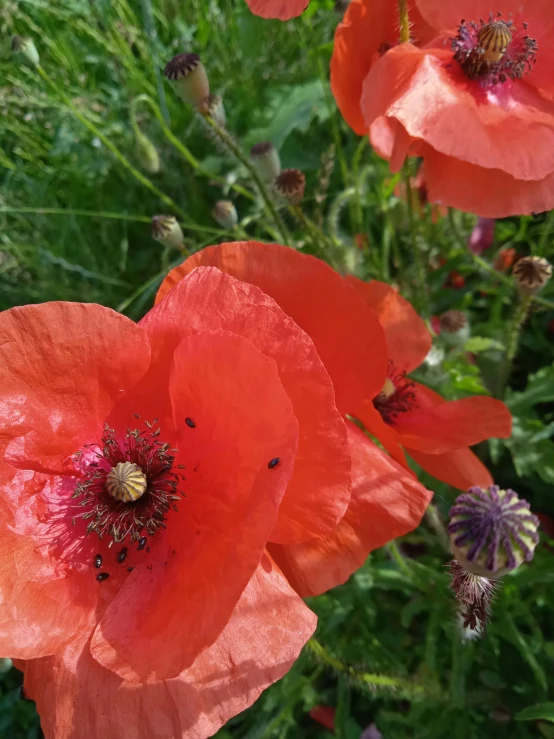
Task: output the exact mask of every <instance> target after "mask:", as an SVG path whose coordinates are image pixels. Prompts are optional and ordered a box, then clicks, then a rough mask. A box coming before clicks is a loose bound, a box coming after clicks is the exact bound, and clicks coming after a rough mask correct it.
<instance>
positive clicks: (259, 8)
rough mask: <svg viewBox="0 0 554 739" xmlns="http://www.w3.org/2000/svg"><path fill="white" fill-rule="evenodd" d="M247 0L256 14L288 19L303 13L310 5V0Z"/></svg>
mask: <svg viewBox="0 0 554 739" xmlns="http://www.w3.org/2000/svg"><path fill="white" fill-rule="evenodd" d="M246 2H247V3H248V7H249V8H250V10H251V11H252V12H253V13H254V15H259V16H261V17H262V18H279V20H282V21H288V20H290V19H291V18H296V16H297V15H302V13H303V12H304V11H305V10H306V8H307V7H308V3H309V0H246Z"/></svg>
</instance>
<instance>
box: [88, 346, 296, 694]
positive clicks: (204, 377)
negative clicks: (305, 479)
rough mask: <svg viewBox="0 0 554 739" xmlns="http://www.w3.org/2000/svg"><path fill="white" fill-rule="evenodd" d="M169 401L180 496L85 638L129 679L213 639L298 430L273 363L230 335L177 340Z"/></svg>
mask: <svg viewBox="0 0 554 739" xmlns="http://www.w3.org/2000/svg"><path fill="white" fill-rule="evenodd" d="M222 368H224V371H222ZM170 396H171V399H172V403H173V412H174V417H175V424H176V427H177V428H179V421H180V430H181V435H180V438H178V439H177V444H178V447H179V449H180V450H182V453H181V455H180V458H181V459H182V460H183V461H184V460H188V461H187V463H186V467H187V470H186V472H185V474H186V480H185V482H184V483H183V491H184V492H185V493H186V498H185V500H183V501H182V502H181V503H180V505H179V511H178V512H177V513H176V514H175V515H173V514H170V516H168V521H167V531H166V532H165V534H164V536H163V538H162V539H161V541H157V540H156V538H153V539H151V544H150V546H151V547H152V551H151V556H150V557H148V556H146V558H145V560H144V562H145V563H144V565H139V566H138V567H135V569H134V571H133V572H132V573H131V575H130V576H129V577H128V578H127V579H126V581H125V583H124V584H123V586H122V588H121V590H120V591H119V593H118V594H117V596H116V598H115V599H114V600H113V601H112V602H111V603H110V605H109V606H108V608H107V610H106V612H105V613H104V615H103V617H102V619H101V620H100V623H99V625H98V626H97V628H96V631H95V634H94V637H93V639H92V645H91V650H92V653H93V655H94V657H95V659H96V660H97V661H98V662H100V663H101V664H103V665H104V666H105V667H108V668H109V669H111V670H112V671H113V672H116V673H117V674H118V675H120V676H121V677H123V678H124V679H127V680H141V681H144V680H146V679H147V678H148V677H156V678H158V679H164V678H169V677H174V676H175V675H178V674H179V673H180V672H182V670H183V669H185V668H187V667H189V666H190V665H191V664H192V663H193V662H194V660H195V659H196V657H197V656H198V654H200V652H201V651H202V650H203V649H205V648H206V647H207V646H209V645H210V644H212V643H213V642H214V641H215V639H216V638H217V636H218V634H219V633H220V632H221V630H222V629H223V628H224V626H225V624H226V622H227V621H228V619H229V615H230V613H231V611H232V610H233V608H234V606H235V605H236V603H237V601H238V599H239V597H240V594H241V592H242V591H243V590H244V588H245V587H246V584H247V583H248V581H249V579H250V577H251V576H252V573H253V572H254V571H255V569H256V567H257V565H258V563H259V561H260V558H261V556H262V552H263V550H264V547H265V544H266V542H267V540H268V538H269V536H270V534H271V531H272V529H273V527H274V526H275V521H276V519H277V512H278V507H279V504H280V502H281V499H282V496H283V493H284V491H285V489H286V485H287V482H288V480H289V478H290V476H291V474H292V470H293V467H294V461H295V454H296V447H297V430H298V427H297V423H296V419H295V417H294V413H293V408H292V403H291V402H290V400H289V398H288V397H287V395H286V393H285V391H284V389H283V386H282V384H281V382H280V379H279V374H278V371H277V366H276V363H275V362H274V360H273V359H271V358H270V357H267V356H265V355H264V354H262V353H261V352H259V351H258V350H257V349H255V348H254V347H253V346H252V344H250V342H248V341H247V340H246V339H244V338H242V337H240V336H237V335H234V334H231V333H230V332H226V331H213V332H212V331H200V332H198V333H196V334H194V335H191V336H189V337H187V338H185V339H183V340H182V341H181V343H180V344H179V346H178V348H177V350H176V352H175V355H174V359H173V370H172V373H171V376H170ZM189 414H190V416H192V418H193V419H194V422H195V424H196V427H195V428H194V429H191V428H190V427H189V426H187V425H186V424H185V422H184V419H185V417H187V416H189ZM181 419H182V420H181ZM273 458H279V460H280V461H279V464H278V465H277V466H275V467H274V468H270V467H269V464H268V463H269V462H270V460H272V459H273ZM156 547H157V549H156ZM168 633H169V634H171V638H170V639H168V638H167V635H168Z"/></svg>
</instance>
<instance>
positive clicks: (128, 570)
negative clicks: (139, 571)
mask: <svg viewBox="0 0 554 739" xmlns="http://www.w3.org/2000/svg"><path fill="white" fill-rule="evenodd" d="M134 569H135V568H134V567H127V572H132V571H133V570H134Z"/></svg>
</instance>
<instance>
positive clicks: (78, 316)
mask: <svg viewBox="0 0 554 739" xmlns="http://www.w3.org/2000/svg"><path fill="white" fill-rule="evenodd" d="M149 359H150V349H149V345H148V338H147V337H146V335H145V333H144V331H143V330H142V329H141V328H140V327H139V326H137V325H136V324H135V323H133V322H132V321H130V320H129V319H128V318H125V316H122V315H119V314H118V313H115V312H114V311H112V310H110V309H109V308H103V307H101V306H99V305H85V304H82V303H45V304H43V305H28V306H24V307H22V308H12V309H11V310H8V311H4V312H3V313H2V314H0V388H1V390H0V402H1V406H2V417H1V420H0V445H1V447H2V449H3V450H6V451H5V454H6V459H7V460H8V461H9V462H10V463H11V464H13V465H16V466H18V467H22V468H33V469H37V470H44V471H54V472H61V471H62V469H63V460H64V459H65V458H66V457H67V456H68V455H70V454H73V453H75V452H76V451H78V449H79V448H80V447H81V446H82V445H83V443H86V442H91V441H93V440H96V439H97V438H98V436H99V434H100V433H101V430H102V424H103V422H104V420H105V419H106V416H107V415H108V413H109V411H110V409H111V408H112V407H113V405H114V404H115V402H116V400H117V399H118V397H119V396H120V395H121V394H122V393H123V392H125V391H126V390H128V389H129V388H130V387H132V386H133V385H134V384H135V383H136V382H137V380H138V379H139V378H140V377H141V376H142V375H143V374H144V372H145V371H146V369H147V368H148V364H149Z"/></svg>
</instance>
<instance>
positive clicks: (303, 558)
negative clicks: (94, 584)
mask: <svg viewBox="0 0 554 739" xmlns="http://www.w3.org/2000/svg"><path fill="white" fill-rule="evenodd" d="M348 441H349V446H350V451H351V454H352V498H351V501H350V505H349V507H348V510H347V512H346V514H345V516H344V518H343V519H342V521H341V522H340V524H339V525H338V527H337V529H336V531H335V532H334V533H333V534H332V535H331V536H329V537H328V538H327V539H324V540H323V541H321V540H320V541H316V540H314V541H311V542H305V543H303V544H297V545H295V546H277V545H271V546H270V551H271V554H272V556H273V557H274V559H275V561H276V562H277V564H278V565H279V567H281V569H282V570H283V573H284V574H285V576H286V577H287V579H288V581H289V582H290V583H291V585H292V586H293V587H294V589H295V590H296V592H297V593H298V594H299V595H301V596H302V597H307V596H310V595H319V594H320V593H323V592H325V591H326V590H329V589H330V588H333V587H335V586H336V585H340V584H341V583H343V582H345V581H346V580H347V579H348V578H349V577H350V575H351V574H352V573H353V572H355V571H356V570H357V569H358V568H359V567H360V566H361V565H362V564H363V563H364V562H365V560H366V558H367V555H368V554H369V552H371V551H372V550H373V549H377V548H378V547H381V546H383V545H384V544H386V543H387V542H389V541H391V540H392V539H395V538H396V537H397V536H403V535H404V534H406V533H408V531H411V530H412V529H414V528H416V526H418V525H419V522H420V521H421V518H422V516H423V514H424V512H425V509H426V508H427V505H428V504H429V501H430V500H431V498H432V496H433V494H432V493H431V492H430V491H429V490H427V489H426V488H424V487H423V485H421V484H420V483H419V482H418V481H417V480H416V479H414V477H413V476H412V475H410V474H409V473H408V472H407V471H406V470H405V469H403V468H402V467H401V466H400V465H399V464H397V463H396V462H394V460H392V459H391V458H390V457H388V456H387V455H386V454H385V453H384V452H382V451H381V450H380V449H379V448H378V447H377V446H375V444H374V443H373V442H372V441H371V440H370V439H368V437H367V436H366V435H365V434H364V433H363V432H362V431H360V429H359V428H358V427H357V426H355V425H354V424H353V423H351V422H349V423H348Z"/></svg>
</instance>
